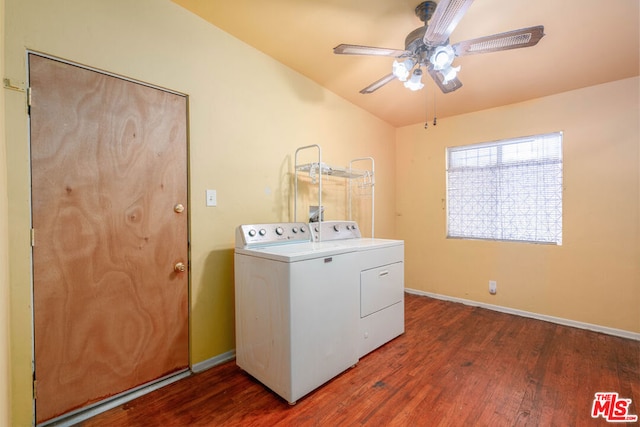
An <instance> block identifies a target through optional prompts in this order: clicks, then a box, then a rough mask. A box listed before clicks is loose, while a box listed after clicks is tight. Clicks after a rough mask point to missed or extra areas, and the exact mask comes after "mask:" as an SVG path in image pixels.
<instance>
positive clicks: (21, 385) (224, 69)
mask: <svg viewBox="0 0 640 427" xmlns="http://www.w3.org/2000/svg"><path fill="white" fill-rule="evenodd" d="M5 1H6V13H7V20H6V22H7V31H6V52H5V55H6V56H5V58H6V71H5V75H6V76H8V77H11V78H13V79H18V80H22V81H24V80H25V76H26V66H25V58H26V50H27V49H31V50H35V51H41V52H44V53H47V54H50V55H54V56H57V57H61V58H64V59H67V60H71V61H75V62H78V63H82V64H87V65H90V66H92V67H96V68H100V69H104V70H108V71H110V72H113V73H118V74H122V75H124V76H127V77H130V78H134V79H139V80H142V81H145V82H149V83H152V84H155V85H159V86H163V87H167V88H170V89H172V90H176V91H180V92H183V93H185V94H187V95H189V120H190V123H189V129H190V136H189V137H190V197H191V200H190V208H191V209H190V221H191V222H190V224H191V296H190V298H191V361H192V363H198V362H202V361H205V360H207V359H210V358H213V357H215V356H218V355H220V354H223V353H225V352H228V351H230V350H232V349H233V348H234V345H235V344H234V327H233V317H234V314H233V275H232V271H233V249H232V248H233V244H234V230H235V227H236V226H237V225H239V224H241V223H251V222H267V221H274V222H275V221H286V220H289V219H290V218H291V209H290V193H291V185H290V181H291V178H290V172H291V171H292V164H293V159H292V156H293V153H294V151H295V149H296V148H297V147H299V146H302V145H307V144H320V145H321V146H322V148H323V154H324V159H325V161H327V162H329V163H332V164H337V165H339V166H345V165H346V164H347V163H348V161H349V160H350V159H351V158H353V157H359V156H373V157H375V158H376V168H377V173H378V184H377V193H376V199H377V200H378V203H377V209H376V225H377V227H376V233H377V235H379V236H387V237H391V236H392V235H393V234H394V225H395V222H394V211H393V206H394V203H395V202H394V190H395V187H394V175H395V160H394V149H395V147H394V138H395V132H394V129H393V128H392V127H390V126H389V125H387V124H386V123H384V122H382V121H380V120H378V119H376V118H374V117H373V116H371V115H370V114H368V113H366V112H363V111H362V110H360V109H358V108H356V107H355V106H353V105H352V104H349V103H347V102H346V101H344V100H342V99H341V98H338V97H337V96H335V95H333V94H332V93H330V92H328V91H326V90H325V89H323V88H322V87H320V86H318V85H316V84H315V83H312V82H311V81H310V80H308V79H307V78H305V77H303V76H301V75H299V74H297V73H295V72H293V71H292V70H291V69H289V68H286V67H284V66H283V65H281V64H279V63H277V62H276V61H274V60H272V59H271V58H269V57H267V56H265V55H263V54H262V53H260V52H258V51H257V50H255V49H253V48H250V47H248V46H247V45H245V44H243V43H241V42H239V41H238V40H236V39H234V38H232V37H230V36H229V35H227V34H226V33H224V32H222V31H220V30H218V29H217V28H215V27H213V26H211V25H210V24H207V23H206V22H204V21H202V20H201V19H199V18H197V17H196V16H194V15H192V14H190V13H189V12H187V11H185V10H184V9H182V8H180V7H179V6H177V5H175V4H173V3H171V2H170V1H169V0H136V1H130V0H115V1H104V0H72V1H69V0H5ZM4 96H5V100H6V114H5V117H6V122H7V141H6V142H7V163H8V178H9V188H8V190H9V201H10V209H9V224H10V231H9V233H10V234H9V249H10V260H9V261H10V264H11V273H10V274H11V276H10V289H11V321H12V323H11V325H12V328H11V337H12V339H13V342H12V347H11V361H12V368H13V369H12V371H13V378H12V385H13V389H12V408H13V423H14V425H26V424H29V423H30V422H31V417H32V414H31V412H32V409H31V405H32V401H31V379H30V378H31V367H30V363H31V340H32V338H31V307H30V305H31V303H30V287H31V278H30V268H29V262H30V248H29V239H28V236H29V216H30V210H29V209H30V208H29V151H28V135H27V116H26V114H25V102H24V94H22V93H19V92H13V91H11V92H10V91H5V93H4ZM3 147H4V144H3ZM0 153H2V150H0ZM0 161H1V162H0V164H1V165H2V166H4V164H5V162H4V159H3V158H0ZM1 171H2V169H0V172H1ZM0 184H2V181H1V180H0ZM332 187H333V188H335V189H336V190H337V191H341V190H344V183H342V184H338V183H335V184H333V185H332ZM1 189H2V187H0V190H1ZM206 189H215V190H217V192H218V206H217V207H215V208H207V207H205V190H206ZM0 194H2V192H0ZM327 201H328V205H329V204H331V205H329V206H328V209H329V211H330V212H332V213H334V214H335V215H338V212H340V210H341V209H343V208H342V207H341V206H342V205H343V203H344V196H342V197H338V196H335V197H333V199H332V200H329V199H327ZM0 202H1V200H0ZM5 212H6V209H5V208H4V206H2V205H0V225H1V224H2V219H3V218H4V217H5V215H6V214H5ZM1 230H2V228H0V232H2V231H1ZM2 237H3V238H2V242H3V244H5V242H6V239H5V238H4V236H2ZM2 253H3V252H0V254H2ZM5 257H6V255H5ZM0 262H3V261H2V257H0ZM2 271H3V272H4V271H6V270H5V269H2ZM3 280H4V279H3ZM0 283H3V284H4V281H2V282H0ZM0 314H1V311H0ZM0 339H1V336H0ZM0 345H2V348H3V349H4V348H5V347H4V344H0ZM1 360H2V359H1V358H0V361H1ZM0 369H2V368H1V366H0ZM3 413H4V412H3Z"/></svg>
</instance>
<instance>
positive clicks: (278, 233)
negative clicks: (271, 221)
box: [276, 227, 284, 236]
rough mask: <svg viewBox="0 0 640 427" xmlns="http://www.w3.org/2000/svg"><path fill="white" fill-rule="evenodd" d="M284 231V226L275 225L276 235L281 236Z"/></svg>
mask: <svg viewBox="0 0 640 427" xmlns="http://www.w3.org/2000/svg"><path fill="white" fill-rule="evenodd" d="M283 233H284V228H282V227H276V234H277V235H278V236H282V234H283Z"/></svg>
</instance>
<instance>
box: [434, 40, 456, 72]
mask: <svg viewBox="0 0 640 427" xmlns="http://www.w3.org/2000/svg"><path fill="white" fill-rule="evenodd" d="M455 57H456V54H455V52H454V51H453V48H452V47H451V46H449V45H447V46H438V47H437V48H436V49H435V50H434V51H433V54H432V55H431V58H429V62H431V64H433V68H434V69H436V70H444V69H446V68H447V67H450V66H451V64H452V63H453V60H454V59H455Z"/></svg>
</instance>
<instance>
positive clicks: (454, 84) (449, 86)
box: [429, 68, 462, 93]
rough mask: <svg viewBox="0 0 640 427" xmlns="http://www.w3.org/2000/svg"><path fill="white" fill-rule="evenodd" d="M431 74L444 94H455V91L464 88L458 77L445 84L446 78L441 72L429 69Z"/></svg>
mask: <svg viewBox="0 0 640 427" xmlns="http://www.w3.org/2000/svg"><path fill="white" fill-rule="evenodd" d="M429 74H430V75H431V78H432V79H433V81H434V82H436V84H437V85H438V87H439V88H440V90H441V91H442V93H449V92H453V91H454V90H458V89H460V88H461V87H462V82H461V81H460V80H458V78H457V77H456V78H454V79H453V80H449V81H448V82H447V83H445V82H444V76H443V75H442V73H441V72H440V71H437V70H434V69H433V68H429Z"/></svg>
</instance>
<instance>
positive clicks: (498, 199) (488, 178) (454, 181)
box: [447, 132, 562, 245]
mask: <svg viewBox="0 0 640 427" xmlns="http://www.w3.org/2000/svg"><path fill="white" fill-rule="evenodd" d="M447 235H448V237H451V238H471V239H490V240H510V241H523V242H535V243H552V244H557V245H560V244H562V133H561V132H557V133H551V134H545V135H537V136H532V137H523V138H516V139H510V140H504V141H498V142H491V143H483V144H475V145H468V146H462V147H450V148H447Z"/></svg>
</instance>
